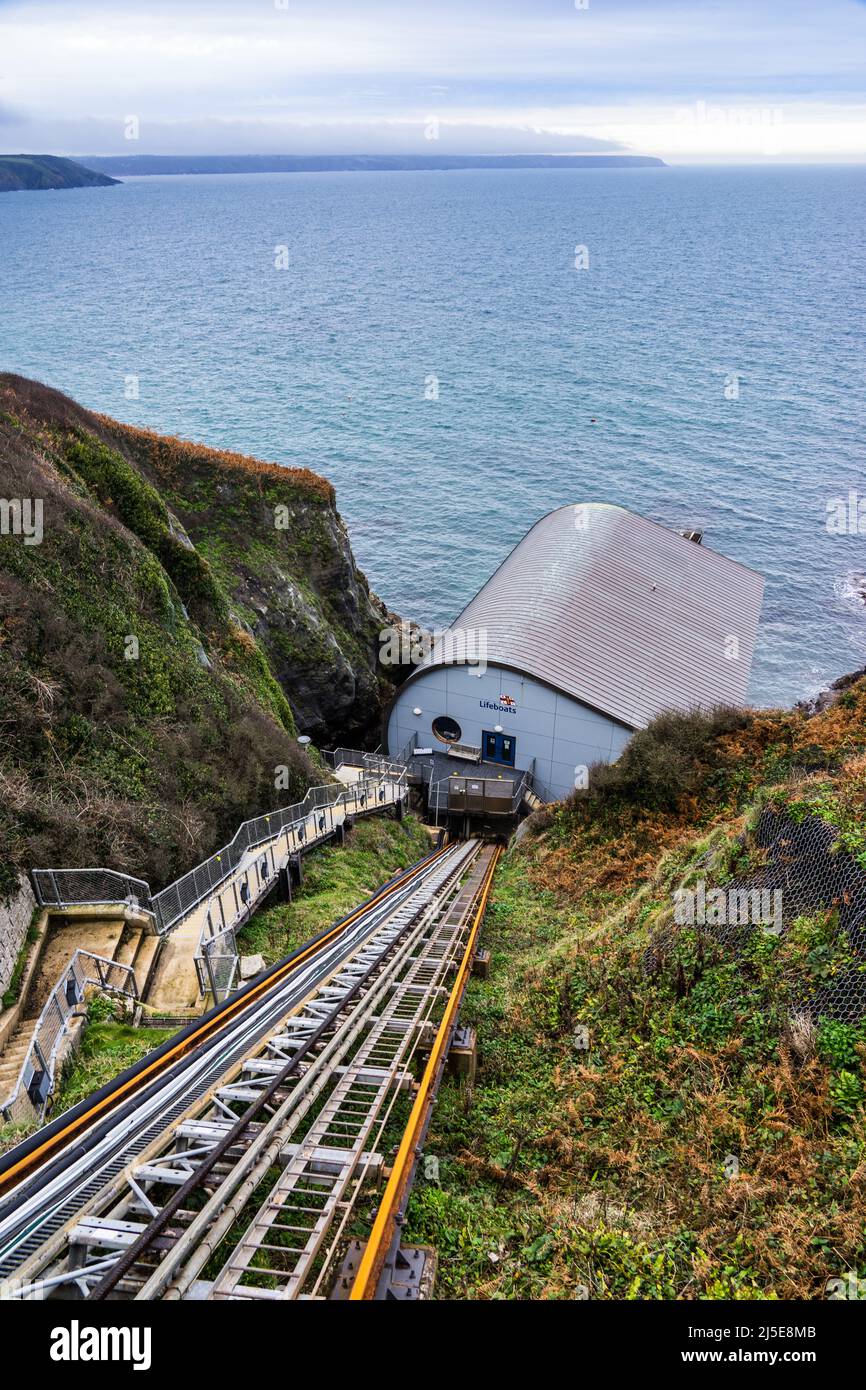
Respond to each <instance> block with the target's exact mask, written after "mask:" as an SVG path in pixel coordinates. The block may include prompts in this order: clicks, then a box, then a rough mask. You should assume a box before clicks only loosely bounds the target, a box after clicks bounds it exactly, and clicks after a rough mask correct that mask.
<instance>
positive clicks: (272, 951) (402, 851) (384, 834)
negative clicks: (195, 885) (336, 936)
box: [238, 816, 433, 965]
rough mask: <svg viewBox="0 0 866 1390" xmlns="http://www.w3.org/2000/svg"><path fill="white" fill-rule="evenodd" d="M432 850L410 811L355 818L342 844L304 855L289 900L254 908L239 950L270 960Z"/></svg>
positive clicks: (308, 936)
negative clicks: (404, 814) (400, 816)
mask: <svg viewBox="0 0 866 1390" xmlns="http://www.w3.org/2000/svg"><path fill="white" fill-rule="evenodd" d="M432 849H433V841H432V840H431V838H430V836H429V834H428V833H427V831H426V830H425V829H424V827H423V825H422V824H421V822H420V821H419V820H418V819H417V817H415V816H407V817H406V818H405V820H403V821H402V822H400V821H394V820H391V819H390V818H388V817H385V816H371V817H369V819H366V820H359V821H357V822H356V824H355V827H354V829H353V830H352V831H351V832H350V834H349V835H348V836H347V838H346V843H345V845H344V846H337V845H327V846H325V847H324V848H323V849H319V850H316V851H314V853H312V854H310V855H309V856H308V857H307V858H305V859H304V882H303V884H302V885H301V887H300V888H299V889H297V890H296V892H295V896H294V898H293V900H292V902H291V903H280V904H279V905H278V906H276V907H271V908H266V909H265V910H264V911H262V912H257V913H256V915H255V916H254V917H253V919H252V921H251V922H250V923H249V924H248V925H247V926H246V927H245V928H244V929H243V931H242V932H240V934H239V937H238V945H239V947H240V950H241V952H242V953H243V954H244V955H258V954H261V955H263V956H264V958H265V964H266V965H272V964H273V963H274V961H278V960H280V959H282V957H283V956H286V955H288V954H289V952H290V951H294V950H295V949H296V948H297V947H298V946H301V945H303V943H304V942H305V941H308V940H309V939H310V937H312V936H315V935H317V933H318V932H320V931H324V929H325V927H328V926H330V925H331V923H332V922H336V921H338V920H339V918H340V917H344V916H345V915H346V913H347V912H350V911H351V910H352V908H353V907H356V906H357V904H358V903H359V902H361V901H362V899H364V898H366V897H369V896H370V894H371V893H374V892H375V890H376V889H377V888H379V887H380V886H381V884H383V883H386V882H387V881H388V879H389V878H392V877H393V876H394V874H396V873H399V871H400V870H401V869H405V868H407V867H408V866H409V865H410V864H414V862H415V861H416V860H417V859H420V858H422V856H423V855H425V854H430V852H431V851H432Z"/></svg>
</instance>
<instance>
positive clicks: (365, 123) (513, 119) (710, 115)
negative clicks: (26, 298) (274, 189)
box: [0, 0, 866, 163]
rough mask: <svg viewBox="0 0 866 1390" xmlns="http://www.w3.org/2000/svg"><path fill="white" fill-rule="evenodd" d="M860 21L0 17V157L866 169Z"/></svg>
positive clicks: (736, 8) (205, 6) (283, 2)
mask: <svg viewBox="0 0 866 1390" xmlns="http://www.w3.org/2000/svg"><path fill="white" fill-rule="evenodd" d="M864 77H866V0H149V2H147V3H138V0H0V150H2V151H4V152H7V153H12V152H19V151H20V152H33V153H51V154H72V155H86V154H123V155H129V154H219V153H231V154H239V153H265V154H266V153H283V154H318V153H333V154H356V153H369V154H379V153H419V154H425V153H426V154H430V153H435V154H439V153H442V154H445V153H448V154H461V153H462V154H486V153H508V152H529V151H544V152H552V153H569V152H580V151H585V150H623V151H628V152H631V153H637V154H653V155H660V156H661V157H662V158H663V159H666V160H668V161H669V162H671V163H694V162H699V163H708V162H726V163H744V162H819V161H822V162H823V161H828V162H851V161H858V162H861V161H866V85H864Z"/></svg>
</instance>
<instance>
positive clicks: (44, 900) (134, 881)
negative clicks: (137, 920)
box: [31, 869, 153, 915]
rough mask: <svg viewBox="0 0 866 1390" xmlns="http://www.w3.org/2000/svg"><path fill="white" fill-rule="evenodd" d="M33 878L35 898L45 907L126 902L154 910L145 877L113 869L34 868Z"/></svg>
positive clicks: (145, 910)
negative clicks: (137, 876)
mask: <svg viewBox="0 0 866 1390" xmlns="http://www.w3.org/2000/svg"><path fill="white" fill-rule="evenodd" d="M31 878H32V880H33V887H34V889H35V892H36V901H37V902H38V903H39V904H40V905H41V906H42V907H74V906H77V905H78V904H80V903H87V904H90V905H93V906H99V905H103V906H107V905H109V904H113V903H127V904H128V905H129V906H130V907H132V908H134V909H137V910H140V911H142V912H149V913H151V915H152V913H153V908H152V904H151V896H150V887H149V885H148V884H147V883H145V882H144V879H141V878H133V877H132V876H131V875H130V874H120V873H116V872H115V871H114V870H113V869H34V870H33V872H32V874H31Z"/></svg>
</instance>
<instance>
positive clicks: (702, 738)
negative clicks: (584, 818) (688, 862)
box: [571, 705, 751, 811]
mask: <svg viewBox="0 0 866 1390" xmlns="http://www.w3.org/2000/svg"><path fill="white" fill-rule="evenodd" d="M750 719H751V715H750V714H749V712H748V711H747V710H742V709H736V708H734V707H732V706H730V705H717V706H716V707H715V708H714V709H711V710H692V711H690V712H689V713H687V714H679V713H677V712H675V711H670V712H668V713H665V714H660V715H659V716H658V718H656V719H654V720H653V721H652V723H651V724H648V725H647V727H646V728H645V729H641V730H639V731H638V732H637V733H636V734H635V735H634V737H633V738H632V740H631V742H630V743H629V744H628V746H627V747H626V749H625V752H624V753H623V754H622V757H621V758H620V759H619V760H618V762H615V763H597V764H596V765H595V766H594V767H593V768H592V769H591V770H590V776H589V791H578V792H575V793H573V795H572V798H571V801H572V803H575V804H576V803H579V802H581V801H584V800H586V799H587V798H588V797H589V798H596V799H601V800H605V801H617V800H618V801H626V802H629V803H631V804H633V805H637V806H642V807H645V808H646V809H648V810H661V811H673V810H676V808H677V806H678V805H679V804H680V802H681V801H682V800H683V799H684V798H685V797H687V796H693V795H694V794H695V792H697V791H698V790H699V789H700V787H701V786H702V784H703V783H704V782H705V780H706V777H707V772H708V767H709V764H710V762H711V750H712V746H713V744H714V743H715V741H716V740H717V739H718V738H721V737H722V735H723V734H730V733H733V732H735V731H736V730H738V729H742V728H745V726H746V725H747V724H748V723H749V721H750Z"/></svg>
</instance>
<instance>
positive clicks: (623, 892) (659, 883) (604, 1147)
mask: <svg viewBox="0 0 866 1390" xmlns="http://www.w3.org/2000/svg"><path fill="white" fill-rule="evenodd" d="M864 714H866V680H862V681H860V682H859V684H858V685H857V686H856V687H854V689H853V692H852V698H851V699H849V700H847V701H846V702H845V703H844V704H843V703H842V702H841V701H840V702H839V703H838V704H837V705H835V706H833V707H832V708H831V709H830V710H828V711H826V712H825V713H823V714H821V715H817V716H815V717H813V718H811V719H810V718H808V717H807V716H806V715H805V714H802V713H789V714H785V713H784V712H781V711H779V712H774V713H772V714H769V715H764V714H758V715H749V716H745V717H740V718H739V719H736V720H732V721H730V722H729V721H728V720H727V719H725V720H723V721H722V724H721V726H720V725H719V724H718V723H717V722H716V721H715V720H711V721H709V722H704V724H703V726H702V731H701V730H698V731H697V734H698V736H696V726H695V722H694V721H693V720H685V721H682V720H676V719H674V720H666V721H665V731H664V738H660V737H659V729H658V728H656V729H651V730H650V731H648V733H647V735H646V736H645V737H644V736H639V737H638V738H636V739H635V741H634V745H633V753H632V756H631V758H629V759H628V760H627V761H626V760H624V766H623V767H622V768H621V769H618V770H615V771H614V770H612V772H611V774H610V775H609V778H608V781H607V785H606V787H605V788H604V790H602V789H600V788H596V789H595V792H594V794H590V795H586V796H583V797H576V798H575V799H573V801H572V802H571V803H569V804H566V805H563V806H560V807H556V808H549V809H546V810H545V811H544V812H542V813H540V814H539V815H538V816H537V817H534V818H533V822H531V823H530V827H529V833H528V834H527V835H526V836H525V837H524V839H523V840H522V841H521V842H520V844H519V845H517V846H516V847H515V848H513V849H511V850H510V851H509V853H508V855H507V856H506V858H505V860H504V861H503V864H502V866H501V869H500V871H499V873H498V874H497V881H496V885H495V889H494V895H493V899H492V903H491V906H490V909H489V911H488V915H487V920H486V923H485V928H484V937H483V940H484V944H485V945H486V946H488V947H489V948H490V949H491V952H492V963H491V972H490V978H489V979H488V980H487V981H480V980H477V979H475V980H473V981H472V982H471V984H470V986H469V989H468V993H467V998H466V1003H465V1006H464V1011H463V1015H462V1017H463V1020H464V1021H465V1022H471V1023H473V1024H474V1025H475V1027H476V1028H477V1030H478V1038H479V1061H480V1066H479V1076H478V1082H477V1086H476V1091H475V1095H474V1098H471V1099H470V1097H469V1096H468V1095H467V1094H466V1091H465V1089H464V1088H463V1087H462V1086H461V1085H460V1084H458V1083H456V1082H455V1081H453V1080H449V1081H448V1082H446V1084H445V1085H444V1086H443V1088H442V1091H441V1092H440V1097H439V1101H438V1104H437V1108H436V1111H435V1113H434V1117H433V1124H432V1127H431V1130H430V1133H429V1136H428V1139H427V1142H426V1145H425V1152H426V1153H427V1154H428V1155H435V1156H437V1157H438V1159H439V1174H440V1181H439V1182H438V1183H436V1182H425V1181H424V1179H423V1177H422V1178H420V1179H419V1182H418V1185H417V1187H416V1189H415V1193H414V1195H413V1197H412V1201H411V1204H410V1210H409V1223H408V1228H407V1231H406V1239H407V1240H409V1241H421V1242H425V1241H426V1242H430V1243H432V1244H434V1245H435V1246H436V1247H437V1248H438V1250H439V1253H440V1265H439V1280H438V1293H439V1295H440V1296H444V1297H449V1296H450V1297H460V1298H576V1297H577V1298H579V1297H584V1296H586V1292H588V1295H589V1296H590V1297H592V1298H612V1299H613V1298H615V1299H622V1298H626V1299H628V1298H636V1299H674V1298H685V1299H691V1298H695V1299H776V1298H778V1299H791V1298H820V1297H822V1296H823V1293H824V1289H825V1286H826V1283H827V1280H829V1279H831V1278H835V1277H837V1276H839V1275H840V1274H843V1273H844V1272H845V1271H846V1270H849V1269H853V1270H858V1271H860V1273H861V1275H862V1272H863V1269H864V1267H866V1191H864V1185H866V1113H864V1098H866V1022H863V1021H861V1022H860V1023H851V1022H840V1021H838V1020H837V1019H833V1018H830V1017H820V1018H819V1020H818V1022H817V1025H816V1023H815V1022H814V1021H813V1020H812V1019H811V1018H810V1016H809V1013H808V1012H807V1010H806V1008H805V1007H804V1006H805V1005H806V1004H808V1001H809V999H811V998H820V997H821V991H822V990H823V989H824V988H825V987H826V986H827V985H828V984H829V983H832V982H833V981H834V980H836V979H838V978H840V977H844V978H850V977H851V975H850V972H852V971H853V972H854V975H856V974H857V973H861V972H862V969H863V967H862V965H860V964H859V962H858V960H857V958H855V957H854V956H853V953H852V951H851V946H850V943H849V941H848V938H847V937H846V936H845V935H844V933H840V932H839V929H838V914H837V911H836V910H835V909H834V908H833V907H832V906H831V905H828V906H827V907H826V908H825V909H824V910H817V909H816V910H815V911H813V912H809V913H805V914H803V915H801V916H800V917H799V918H798V919H797V920H796V921H794V922H793V923H791V924H790V925H789V926H788V927H787V928H786V930H785V932H784V933H783V934H782V935H781V936H775V935H773V934H771V933H767V932H763V931H760V930H757V931H755V932H754V933H752V934H751V935H749V934H746V936H745V938H744V939H742V940H741V941H740V943H739V946H738V947H737V948H735V947H734V946H733V945H731V944H725V942H724V939H723V938H713V936H712V935H711V934H707V933H701V932H697V931H696V930H695V928H693V927H685V926H676V925H675V924H674V922H673V912H672V897H671V894H672V890H673V889H674V888H675V887H676V886H677V885H680V884H683V883H694V882H695V881H696V880H697V879H698V878H706V879H707V881H708V882H710V883H718V884H723V883H725V882H728V881H730V879H731V878H732V877H734V876H736V875H738V874H744V873H747V872H749V870H750V868H751V869H754V868H755V867H757V866H759V865H760V864H761V862H762V857H761V856H762V852H761V851H760V850H759V849H757V847H756V846H755V844H754V842H753V838H752V834H751V831H752V829H753V828H754V825H755V823H756V820H757V815H758V812H759V810H760V808H761V806H763V805H767V804H772V805H777V806H780V807H784V808H785V809H786V810H791V809H793V810H794V812H795V814H798V812H797V809H796V808H798V807H800V806H806V807H808V813H809V814H813V815H814V814H817V815H823V816H824V818H825V819H827V820H828V822H829V823H831V824H834V825H837V826H838V825H840V824H842V825H852V826H853V825H854V824H855V823H857V824H859V825H861V826H862V824H863V823H864V810H866V756H864V749H866V718H864ZM804 764H808V767H809V769H811V770H809V771H805V770H804ZM638 768H640V769H642V770H646V771H647V772H649V771H650V770H651V769H653V768H655V769H660V771H659V775H658V776H651V777H650V778H649V785H648V784H647V782H645V781H644V780H643V778H642V777H641V776H638V777H636V778H635V777H634V776H633V774H634V773H635V770H636V769H638ZM657 793H660V794H657ZM850 847H851V849H852V852H853V851H854V848H855V846H854V845H853V844H852V845H851V846H850Z"/></svg>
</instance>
